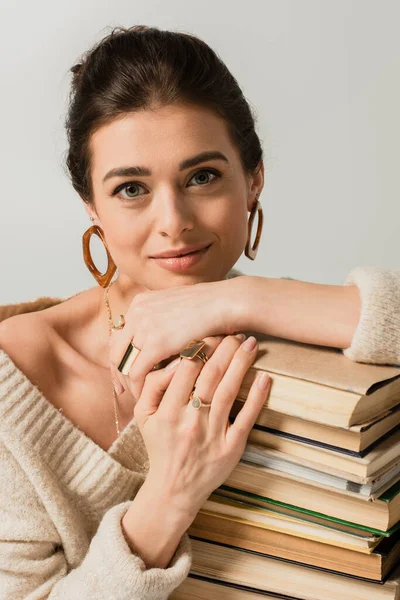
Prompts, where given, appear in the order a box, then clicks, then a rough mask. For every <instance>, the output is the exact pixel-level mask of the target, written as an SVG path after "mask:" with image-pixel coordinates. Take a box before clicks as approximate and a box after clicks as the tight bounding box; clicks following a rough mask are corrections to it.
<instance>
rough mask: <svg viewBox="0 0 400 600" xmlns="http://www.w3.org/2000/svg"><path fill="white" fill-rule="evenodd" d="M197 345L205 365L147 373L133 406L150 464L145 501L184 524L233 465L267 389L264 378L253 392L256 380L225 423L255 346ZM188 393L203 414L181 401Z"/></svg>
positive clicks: (228, 340)
mask: <svg viewBox="0 0 400 600" xmlns="http://www.w3.org/2000/svg"><path fill="white" fill-rule="evenodd" d="M204 341H205V342H206V346H205V347H204V350H205V352H206V354H207V356H209V360H208V361H207V362H206V364H204V365H203V363H202V362H201V361H200V359H198V358H194V359H192V360H188V359H177V363H178V364H177V365H175V367H173V368H170V369H168V368H167V369H161V370H159V371H154V372H152V373H150V374H149V375H147V377H146V381H145V384H144V387H143V392H142V394H141V396H140V398H139V401H138V402H137V404H136V406H135V418H136V421H137V424H138V427H139V429H140V431H141V434H142V436H143V440H144V442H145V445H146V448H147V452H148V456H149V462H150V467H149V472H148V475H147V479H146V488H147V490H149V489H150V491H151V493H150V497H154V498H157V499H158V500H157V501H159V499H160V498H161V499H164V500H165V503H163V504H165V506H166V510H169V511H172V512H173V513H174V514H175V515H176V514H182V515H183V518H185V517H188V522H190V520H191V519H194V517H195V516H196V514H197V512H198V510H199V509H200V508H201V506H202V505H203V503H204V502H205V500H206V499H207V498H208V497H209V495H210V494H211V492H212V491H213V490H214V489H215V488H217V487H218V486H220V485H221V484H222V483H223V482H224V481H225V480H226V478H227V477H228V475H229V474H230V473H231V471H232V470H233V468H234V467H235V466H236V464H237V463H238V461H239V460H240V458H241V456H242V454H243V452H244V449H245V445H246V441H247V438H248V435H249V432H250V430H251V428H252V427H253V425H254V423H255V420H256V418H257V416H258V414H259V412H260V409H261V407H262V405H263V404H264V402H265V400H266V398H267V395H268V384H269V378H268V376H266V380H267V382H268V384H267V386H266V388H265V389H261V388H260V387H259V386H258V382H259V376H258V377H256V379H255V381H254V382H253V384H252V386H251V388H250V391H249V394H248V397H247V399H246V401H245V403H244V405H243V407H242V409H241V410H240V412H239V413H238V415H237V416H236V419H235V421H234V423H233V424H230V422H229V418H228V417H229V413H230V410H231V408H232V404H233V402H234V400H235V398H236V397H237V395H238V392H239V389H240V386H241V383H242V381H243V378H244V376H245V374H246V372H247V371H248V369H249V368H250V366H251V365H252V364H253V362H254V360H255V358H256V354H257V348H258V344H257V343H255V344H254V347H253V348H252V349H251V350H246V345H249V344H251V342H252V341H254V342H256V340H255V338H254V337H249V338H248V339H247V340H245V342H243V343H241V340H240V339H238V337H236V336H226V337H224V338H221V336H218V337H208V338H205V339H204ZM259 375H262V374H259ZM264 375H266V374H264ZM194 386H196V390H195V393H196V395H199V396H200V397H201V398H202V399H203V400H204V402H206V403H211V406H210V407H201V408H199V409H196V408H194V407H193V406H192V404H191V402H190V401H189V396H190V393H191V391H192V389H193V387H194ZM167 507H168V509H167ZM187 526H189V525H187Z"/></svg>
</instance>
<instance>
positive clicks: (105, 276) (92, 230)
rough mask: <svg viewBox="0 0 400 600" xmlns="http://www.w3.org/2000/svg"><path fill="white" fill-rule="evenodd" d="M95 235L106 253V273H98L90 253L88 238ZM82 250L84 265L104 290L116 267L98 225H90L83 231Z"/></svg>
mask: <svg viewBox="0 0 400 600" xmlns="http://www.w3.org/2000/svg"><path fill="white" fill-rule="evenodd" d="M93 234H95V235H97V236H98V237H99V238H100V240H101V241H102V242H103V246H104V248H105V251H106V252H107V271H106V272H105V273H100V271H99V270H98V269H97V268H96V266H95V264H94V262H93V258H92V255H91V253H90V238H91V237H92V235H93ZM82 249H83V260H84V261H85V265H86V266H87V268H88V269H89V271H90V272H91V274H92V275H93V277H94V278H95V279H96V281H97V283H98V284H99V285H101V287H103V288H105V287H107V286H108V284H109V283H110V281H111V279H112V276H113V275H114V273H115V271H116V270H117V267H116V265H115V263H114V261H113V259H112V257H111V254H110V252H109V250H108V246H107V242H106V238H105V236H104V232H103V230H102V229H101V227H99V226H98V225H92V226H91V227H89V229H87V230H86V231H85V233H84V234H83V236H82Z"/></svg>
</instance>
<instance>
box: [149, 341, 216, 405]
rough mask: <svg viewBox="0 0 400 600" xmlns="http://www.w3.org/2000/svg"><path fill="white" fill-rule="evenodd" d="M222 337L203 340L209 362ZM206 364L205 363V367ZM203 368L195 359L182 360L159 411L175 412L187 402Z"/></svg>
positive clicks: (201, 363) (197, 359) (204, 350)
mask: <svg viewBox="0 0 400 600" xmlns="http://www.w3.org/2000/svg"><path fill="white" fill-rule="evenodd" d="M223 337H224V336H212V337H206V338H204V341H205V343H206V344H205V346H204V348H203V352H205V353H206V355H207V356H208V358H209V360H210V357H211V356H212V355H213V353H214V352H215V350H216V348H217V347H218V346H219V344H220V343H221V342H222V340H223ZM207 364H208V362H207V363H206V365H207ZM203 367H204V363H203V362H202V361H201V360H200V359H199V358H197V357H195V358H192V359H187V358H183V359H182V360H181V362H180V363H179V368H178V369H177V370H176V373H175V376H174V378H173V380H172V381H171V384H170V386H169V387H168V390H167V391H166V393H165V396H164V399H163V401H162V403H161V406H160V410H166V411H171V412H175V411H176V410H177V409H180V408H182V407H183V406H185V405H187V403H188V402H189V396H190V393H191V391H192V390H193V388H194V386H195V384H196V380H197V378H198V376H199V374H200V372H201V370H202V369H203Z"/></svg>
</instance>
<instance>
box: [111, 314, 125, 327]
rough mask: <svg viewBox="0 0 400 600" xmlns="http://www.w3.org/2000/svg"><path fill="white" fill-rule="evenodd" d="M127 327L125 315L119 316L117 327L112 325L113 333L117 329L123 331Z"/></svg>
mask: <svg viewBox="0 0 400 600" xmlns="http://www.w3.org/2000/svg"><path fill="white" fill-rule="evenodd" d="M124 327H125V319H124V315H119V318H118V321H117V324H116V325H114V324H113V325H112V329H113V331H115V330H116V329H123V328H124Z"/></svg>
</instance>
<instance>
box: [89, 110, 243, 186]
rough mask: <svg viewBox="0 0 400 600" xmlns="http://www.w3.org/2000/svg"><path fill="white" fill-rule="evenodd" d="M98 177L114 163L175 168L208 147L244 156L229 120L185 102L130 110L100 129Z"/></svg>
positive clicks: (95, 141) (95, 139)
mask: <svg viewBox="0 0 400 600" xmlns="http://www.w3.org/2000/svg"><path fill="white" fill-rule="evenodd" d="M90 146H91V150H92V157H93V159H92V172H93V177H94V179H97V178H100V177H102V176H103V175H104V173H105V172H106V171H107V170H109V169H111V168H114V167H118V166H130V165H140V166H148V167H150V168H151V169H152V170H154V171H155V172H156V171H157V167H159V168H162V166H164V165H166V166H168V165H170V166H171V167H172V166H176V165H177V164H178V163H179V162H180V161H181V160H183V159H185V158H187V157H189V156H192V155H195V154H197V153H199V152H203V151H206V150H220V151H221V152H223V153H224V154H225V155H226V156H227V158H228V160H229V162H230V163H231V164H232V163H235V164H236V163H237V161H239V154H238V151H237V149H236V147H235V145H234V144H233V143H232V141H231V138H230V135H229V130H228V127H227V124H226V122H225V121H224V119H222V118H221V117H220V116H218V115H217V114H216V113H215V112H214V111H212V110H211V109H208V108H205V107H200V106H194V105H185V104H175V105H168V106H164V107H161V108H155V109H146V110H141V111H138V112H135V113H128V114H126V115H124V116H122V117H118V118H116V119H114V121H112V122H111V123H109V124H107V125H104V126H102V127H101V128H99V129H98V130H97V131H96V132H95V133H94V134H93V135H92V138H91V144H90Z"/></svg>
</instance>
